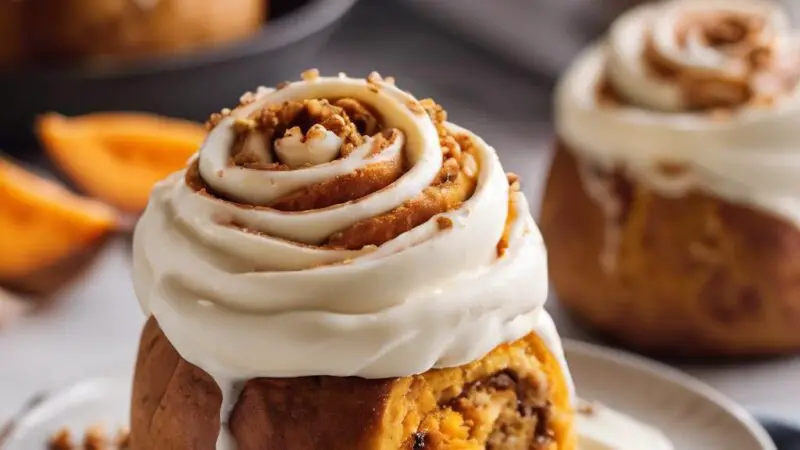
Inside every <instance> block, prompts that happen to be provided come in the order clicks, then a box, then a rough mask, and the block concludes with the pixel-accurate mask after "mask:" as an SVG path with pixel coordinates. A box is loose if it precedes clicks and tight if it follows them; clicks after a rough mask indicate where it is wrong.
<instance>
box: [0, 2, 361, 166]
mask: <svg viewBox="0 0 800 450" xmlns="http://www.w3.org/2000/svg"><path fill="white" fill-rule="evenodd" d="M355 2H356V0H305V1H299V0H272V3H271V8H272V10H273V11H274V13H275V14H274V17H273V18H272V19H271V20H270V21H268V22H267V23H266V24H265V25H264V26H263V27H262V29H261V30H260V31H259V32H258V33H256V34H255V35H253V36H252V37H250V38H248V39H245V40H242V41H238V42H236V43H232V44H228V45H223V46H219V47H214V48H209V49H206V50H201V51H194V52H190V53H185V54H180V55H175V56H170V57H163V58H154V59H148V60H139V61H137V62H136V63H131V64H120V65H105V66H82V67H54V68H43V67H36V68H33V67H31V68H24V69H20V70H13V71H6V72H0V99H2V108H0V148H2V149H3V151H7V152H10V153H12V154H24V153H27V152H30V151H31V150H30V149H31V148H33V145H34V143H35V140H34V136H33V127H32V125H33V119H34V118H35V117H36V116H37V115H38V114H41V113H43V112H46V111H57V112H60V113H63V114H66V115H76V114H84V113H88V112H92V111H114V110H127V111H147V112H153V113H158V114H164V115H167V116H174V117H183V118H187V119H193V120H204V119H205V118H207V117H208V115H209V114H210V113H212V112H214V111H217V110H219V109H221V108H223V107H226V106H231V105H232V104H236V103H238V99H239V97H240V96H241V94H242V93H244V92H245V91H248V90H251V89H254V88H255V87H257V86H260V85H274V84H276V83H279V82H281V81H284V80H287V79H295V78H297V77H298V76H299V73H300V72H301V71H303V70H305V69H308V68H310V67H313V59H314V55H315V54H316V52H317V51H318V50H319V49H320V48H321V47H322V46H323V45H324V44H325V42H326V41H327V38H328V37H329V35H330V33H331V32H332V31H333V30H334V28H335V25H336V24H338V23H339V21H340V19H341V18H342V17H343V16H344V15H345V14H346V13H347V12H348V11H349V10H350V8H351V7H352V6H353V4H354V3H355Z"/></svg>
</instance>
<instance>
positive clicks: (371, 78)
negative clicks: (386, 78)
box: [367, 72, 383, 84]
mask: <svg viewBox="0 0 800 450" xmlns="http://www.w3.org/2000/svg"><path fill="white" fill-rule="evenodd" d="M381 81H383V77H382V76H381V74H379V73H378V72H370V73H369V75H367V83H371V84H378V83H380V82H381Z"/></svg>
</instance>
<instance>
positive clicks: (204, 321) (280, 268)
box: [134, 76, 567, 386]
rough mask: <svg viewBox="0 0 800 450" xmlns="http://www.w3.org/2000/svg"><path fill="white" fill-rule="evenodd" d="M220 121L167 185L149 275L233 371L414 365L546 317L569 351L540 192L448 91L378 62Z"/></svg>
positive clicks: (152, 211) (142, 245) (140, 257)
mask: <svg viewBox="0 0 800 450" xmlns="http://www.w3.org/2000/svg"><path fill="white" fill-rule="evenodd" d="M210 125H211V127H212V129H211V131H210V133H209V136H208V138H207V140H206V142H205V143H204V145H203V147H202V148H201V149H200V151H199V152H198V154H197V155H196V157H194V158H193V159H192V161H190V163H189V167H188V169H187V170H185V171H182V172H180V173H177V174H174V175H173V176H171V177H170V178H168V179H167V180H165V181H164V182H162V183H160V184H159V185H158V186H157V187H156V188H155V189H154V191H153V193H152V196H151V200H150V204H149V205H148V208H147V210H146V211H145V213H144V215H143V217H142V219H141V221H140V223H139V225H138V227H137V230H136V234H135V237H134V282H135V288H136V292H137V296H138V298H139V300H140V302H141V305H142V307H143V309H144V310H145V311H146V312H147V313H149V314H153V315H154V316H155V317H156V318H157V319H158V322H159V324H160V326H161V328H162V329H163V331H164V333H165V334H166V335H167V337H168V338H169V339H170V341H171V342H172V344H173V346H174V347H175V348H176V349H177V350H178V352H179V353H180V354H181V355H182V356H183V357H184V358H185V359H186V360H187V361H189V362H191V363H193V364H195V365H197V366H199V367H201V368H203V369H204V370H206V371H207V372H209V373H210V374H212V376H214V377H215V378H216V379H217V380H218V381H219V380H223V381H225V382H224V383H222V382H220V384H221V385H223V384H224V385H226V386H235V384H236V383H235V381H236V380H242V379H248V378H255V377H293V376H305V375H333V376H362V377H367V378H382V377H396V376H406V375H411V374H416V373H421V372H424V371H426V370H428V369H431V368H435V367H453V366H458V365H461V364H465V363H468V362H471V361H473V360H476V359H478V358H480V357H481V356H483V355H484V354H485V353H487V352H488V351H490V350H491V349H492V348H494V347H496V346H497V345H499V344H502V343H504V342H508V341H511V340H514V339H517V338H519V337H521V336H523V335H525V334H527V333H529V332H531V331H532V330H536V331H537V332H538V333H539V334H540V335H541V336H542V337H543V338H544V339H545V340H546V341H547V342H549V343H550V344H551V350H552V352H553V353H554V355H556V356H557V357H559V358H563V355H562V352H561V349H560V344H559V339H558V335H557V333H556V330H555V327H554V326H553V324H552V320H551V319H550V317H549V316H548V315H547V313H546V312H545V311H544V309H543V304H544V301H545V298H546V294H547V270H546V261H545V260H546V257H545V249H544V245H543V242H542V238H541V236H540V234H539V232H538V229H537V227H536V225H535V224H534V222H533V220H532V218H531V216H530V213H529V211H528V205H527V202H526V200H525V198H524V196H523V195H522V194H521V193H520V192H519V190H518V189H517V188H516V186H517V185H516V184H514V183H510V182H509V179H508V178H507V176H506V174H505V173H504V172H503V170H502V167H501V165H500V163H499V160H498V158H497V155H496V153H495V151H494V149H492V148H491V147H490V146H488V145H487V144H486V143H485V142H484V141H483V140H481V139H480V138H479V137H478V136H475V135H474V134H472V133H471V132H469V131H467V130H465V129H462V128H459V127H458V126H456V125H453V124H451V123H449V122H447V121H446V114H445V113H444V111H443V110H442V109H441V108H440V107H438V105H436V104H435V103H433V102H432V101H424V100H423V101H418V100H417V99H415V98H414V97H413V96H411V95H410V94H408V93H406V92H403V91H401V90H400V89H398V88H396V87H395V86H394V85H393V83H391V82H389V81H388V80H382V79H380V78H378V77H376V76H371V77H370V78H369V79H367V80H361V79H351V78H346V77H343V76H340V77H338V78H335V77H334V78H325V77H317V76H314V77H309V78H308V79H306V80H303V81H300V82H295V83H289V84H287V85H285V86H282V87H280V88H279V89H277V90H269V89H260V90H259V91H258V92H256V93H254V94H249V95H247V96H246V97H245V98H244V99H243V102H242V105H240V106H239V107H237V108H236V109H234V110H232V111H229V110H226V111H223V113H222V114H219V115H216V116H214V117H213V118H212V120H211V123H210ZM562 360H563V359H562ZM564 372H565V373H567V371H566V368H565V370H564ZM226 380H227V381H226Z"/></svg>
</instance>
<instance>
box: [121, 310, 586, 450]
mask: <svg viewBox="0 0 800 450" xmlns="http://www.w3.org/2000/svg"><path fill="white" fill-rule="evenodd" d="M569 396H570V394H569V388H568V385H567V382H566V380H565V378H564V375H563V374H562V373H561V367H560V364H559V362H558V361H557V360H556V359H555V358H554V357H553V356H552V355H551V354H550V353H549V351H548V350H546V347H545V345H544V343H543V342H542V341H541V340H540V339H539V338H538V337H536V336H535V335H534V334H531V335H528V336H527V337H525V338H522V339H520V340H518V341H516V342H514V343H511V344H506V345H502V346H500V347H498V348H497V349H495V350H494V351H492V352H491V353H490V354H489V355H487V356H485V357H484V358H482V359H480V360H478V361H476V362H473V363H470V364H467V365H465V366H461V367H457V368H452V369H439V370H430V371H428V372H426V373H423V374H421V375H415V376H410V377H401V378H387V379H364V378H357V377H347V378H340V377H329V376H314V377H299V378H282V379H277V378H259V379H253V380H249V381H246V382H245V384H244V388H243V391H242V393H241V396H240V397H239V400H238V402H237V404H236V406H235V407H234V409H233V411H232V414H231V417H230V429H231V431H232V434H233V436H234V438H235V439H236V441H237V445H238V448H239V449H240V450H251V449H252V450H255V449H263V448H270V449H292V450H306V449H308V450H312V449H314V450H339V449H341V450H345V449H347V450H359V449H364V450H388V449H391V450H395V449H403V450H405V449H408V450H412V449H416V450H419V449H427V450H434V449H483V448H488V449H501V448H502V449H507V450H513V449H525V450H528V449H536V450H573V449H574V446H575V442H574V437H573V435H572V422H571V420H572V419H571V415H572V411H571V410H570V407H569V404H570V398H569ZM221 400H222V397H221V393H220V390H219V388H218V387H217V385H216V382H215V381H214V380H213V379H212V378H211V377H210V376H209V375H208V374H206V373H205V372H204V371H202V370H201V369H199V368H197V367H196V366H193V365H192V364H190V363H188V362H187V361H185V360H184V359H182V358H181V357H180V355H178V353H177V352H176V351H175V349H174V348H173V347H172V345H171V344H170V342H169V340H168V339H167V338H166V337H165V336H164V334H163V332H162V331H161V329H160V327H159V325H158V323H157V321H156V320H155V319H154V318H152V317H151V318H150V319H149V320H148V322H147V324H146V325H145V328H144V331H143V333H142V339H141V346H140V349H139V357H138V360H137V363H136V375H135V379H134V385H133V403H132V411H131V412H132V415H131V418H132V421H131V425H132V426H131V435H130V443H131V448H132V449H133V450H142V449H154V448H158V449H163V450H170V449H190V448H191V449H195V450H203V449H209V450H212V449H214V448H215V442H216V439H217V434H218V432H219V423H220V422H219V410H220V404H221Z"/></svg>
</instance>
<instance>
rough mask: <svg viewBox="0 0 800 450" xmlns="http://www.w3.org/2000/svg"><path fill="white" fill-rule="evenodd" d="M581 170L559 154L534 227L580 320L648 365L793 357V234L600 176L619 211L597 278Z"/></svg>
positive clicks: (798, 318)
mask: <svg viewBox="0 0 800 450" xmlns="http://www.w3.org/2000/svg"><path fill="white" fill-rule="evenodd" d="M700 150H701V149H700ZM579 164H581V162H579V160H578V159H577V158H576V157H575V156H574V154H573V152H572V151H571V150H570V149H569V148H567V147H566V146H565V145H564V144H563V143H561V142H559V143H558V144H557V145H556V153H555V159H554V161H553V164H552V168H551V170H550V175H549V178H548V180H547V185H546V192H545V196H544V199H543V203H542V210H541V216H540V221H539V225H540V228H541V230H542V234H543V236H544V239H545V242H546V244H547V247H548V250H549V251H548V263H549V267H550V276H551V279H552V282H553V285H554V287H555V292H556V294H557V295H558V297H559V299H560V301H561V302H562V304H564V305H565V306H566V308H567V309H568V310H569V311H570V312H572V313H573V314H574V315H575V316H576V317H577V318H578V319H580V320H581V321H582V322H585V323H586V324H588V325H590V326H591V327H593V328H594V329H596V330H598V331H600V332H602V333H603V334H605V335H606V336H609V337H611V338H612V339H614V340H616V341H618V342H619V343H621V344H623V345H625V346H628V347H630V348H633V349H636V350H639V351H643V352H647V353H654V354H664V355H681V356H720V355H722V356H756V355H769V354H779V353H788V352H794V351H799V350H800V334H798V333H797V327H798V326H800V284H798V283H797V280H798V279H800V256H798V255H800V231H799V230H798V229H797V228H796V227H795V226H794V225H792V224H790V223H788V222H786V221H784V220H782V219H780V218H778V217H776V216H774V215H771V214H768V213H765V212H762V211H757V210H753V209H751V208H748V207H746V206H742V205H737V204H733V203H730V202H728V201H725V200H721V199H720V198H717V197H715V196H712V195H708V194H704V193H699V192H693V193H691V194H689V195H686V196H684V197H679V198H668V197H664V196H662V195H659V194H657V193H655V192H653V191H651V190H648V189H646V188H645V187H643V186H642V185H641V184H640V183H638V182H636V181H635V180H632V179H630V178H629V177H626V176H625V175H624V174H622V173H619V172H617V173H607V174H604V175H603V176H604V177H605V179H606V181H607V182H608V183H609V185H610V186H611V190H612V192H613V194H614V196H615V198H616V200H617V201H618V202H619V204H618V206H619V210H618V214H617V217H616V218H615V219H614V221H613V224H611V225H613V226H614V227H617V230H616V231H614V232H618V233H619V234H618V235H617V236H616V238H618V243H617V244H616V245H615V248H614V249H613V254H612V255H611V256H612V257H613V259H614V263H613V267H612V268H608V267H605V268H604V264H602V263H601V253H602V252H603V251H604V245H607V242H606V239H607V238H608V235H606V233H607V232H608V231H609V230H608V229H607V228H606V225H607V222H606V221H607V218H606V216H605V215H604V213H603V211H602V210H601V208H600V206H598V203H596V202H595V201H594V200H593V199H592V198H590V197H589V195H587V192H586V190H585V188H584V185H583V182H582V179H581V174H580V172H579V169H580V167H579ZM590 170H595V168H590ZM595 173H597V172H595Z"/></svg>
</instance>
